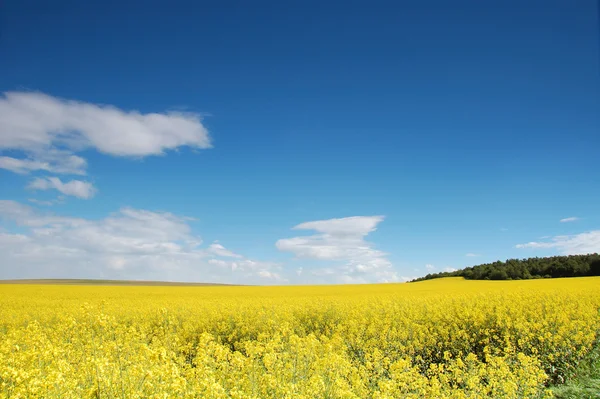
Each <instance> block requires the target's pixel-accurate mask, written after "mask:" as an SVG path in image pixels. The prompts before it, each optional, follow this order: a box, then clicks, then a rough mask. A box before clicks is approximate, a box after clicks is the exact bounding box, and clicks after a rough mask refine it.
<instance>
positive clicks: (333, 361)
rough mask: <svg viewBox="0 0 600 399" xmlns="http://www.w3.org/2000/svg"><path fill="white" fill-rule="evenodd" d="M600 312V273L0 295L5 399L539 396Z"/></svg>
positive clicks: (582, 345) (4, 290) (26, 289)
mask: <svg viewBox="0 0 600 399" xmlns="http://www.w3.org/2000/svg"><path fill="white" fill-rule="evenodd" d="M599 308H600V278H576V279H555V280H528V281H502V282H484V281H465V280H462V279H457V278H453V279H440V280H431V281H426V282H420V283H414V284H389V285H362V286H311V287H154V286H153V287H137V286H136V287H122V286H120V287H106V286H102V287H101V286H50V285H0V398H55V397H56V398H58V397H60V398H140V399H141V398H206V399H213V398H214V399H221V398H222V399H226V398H227V399H263V398H277V399H280V398H289V399H292V398H294V399H296V398H299V399H313V398H344V399H345V398H348V399H351V398H352V399H363V398H372V399H392V398H393V399H396V398H457V399H458V398H483V397H494V398H542V397H548V395H550V393H549V391H548V390H547V389H545V384H547V383H548V382H550V381H560V380H562V379H564V378H566V377H567V376H568V375H569V372H570V371H571V370H572V369H573V367H574V366H575V365H576V364H577V362H578V361H579V360H580V359H581V358H582V357H583V356H585V355H586V354H587V353H588V351H589V350H590V349H591V347H592V345H594V343H595V342H596V340H597V338H598V332H599V331H600V318H599V313H598V309H599Z"/></svg>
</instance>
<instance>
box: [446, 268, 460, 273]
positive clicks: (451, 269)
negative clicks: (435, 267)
mask: <svg viewBox="0 0 600 399" xmlns="http://www.w3.org/2000/svg"><path fill="white" fill-rule="evenodd" d="M456 270H457V269H455V268H453V267H445V268H444V271H445V272H449V273H451V272H455V271H456Z"/></svg>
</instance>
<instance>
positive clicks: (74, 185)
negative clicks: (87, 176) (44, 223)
mask: <svg viewBox="0 0 600 399" xmlns="http://www.w3.org/2000/svg"><path fill="white" fill-rule="evenodd" d="M27 188H29V189H32V190H57V191H59V192H61V193H62V194H65V195H70V196H73V197H77V198H82V199H90V198H92V197H93V196H94V195H96V191H97V190H96V188H95V187H94V185H93V184H92V183H90V182H86V181H81V180H71V181H68V182H66V183H63V182H62V181H61V180H60V179H59V178H58V177H47V178H41V177H36V178H35V179H33V180H32V181H31V182H30V183H29V185H28V186H27Z"/></svg>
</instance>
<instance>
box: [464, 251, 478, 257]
mask: <svg viewBox="0 0 600 399" xmlns="http://www.w3.org/2000/svg"><path fill="white" fill-rule="evenodd" d="M465 256H468V257H470V258H473V257H476V256H481V255H479V254H474V253H472V252H469V253H468V254H465Z"/></svg>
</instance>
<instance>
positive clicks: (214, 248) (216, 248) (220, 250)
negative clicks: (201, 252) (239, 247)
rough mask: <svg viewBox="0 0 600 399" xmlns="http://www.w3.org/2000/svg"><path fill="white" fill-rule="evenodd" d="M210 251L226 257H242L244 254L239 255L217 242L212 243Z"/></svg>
mask: <svg viewBox="0 0 600 399" xmlns="http://www.w3.org/2000/svg"><path fill="white" fill-rule="evenodd" d="M208 252H210V253H212V254H214V255H217V256H223V257H226V258H242V257H243V256H242V255H238V254H236V253H234V252H232V251H230V250H228V249H227V248H225V247H224V246H222V245H221V244H219V243H216V242H214V243H212V244H210V246H209V247H208Z"/></svg>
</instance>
